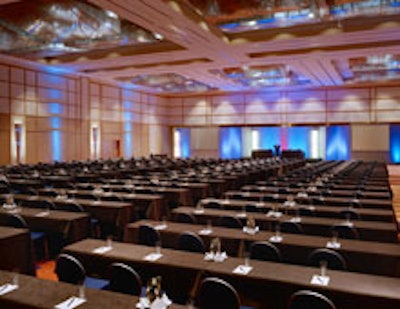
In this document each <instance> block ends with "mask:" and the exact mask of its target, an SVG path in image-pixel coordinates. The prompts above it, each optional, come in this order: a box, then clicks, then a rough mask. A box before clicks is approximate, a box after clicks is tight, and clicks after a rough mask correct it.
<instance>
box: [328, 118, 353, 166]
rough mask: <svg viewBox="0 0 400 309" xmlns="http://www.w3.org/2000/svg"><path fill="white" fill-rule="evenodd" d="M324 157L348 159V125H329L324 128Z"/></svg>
mask: <svg viewBox="0 0 400 309" xmlns="http://www.w3.org/2000/svg"><path fill="white" fill-rule="evenodd" d="M326 159H327V160H349V159H350V127H349V126H330V127H327V130H326Z"/></svg>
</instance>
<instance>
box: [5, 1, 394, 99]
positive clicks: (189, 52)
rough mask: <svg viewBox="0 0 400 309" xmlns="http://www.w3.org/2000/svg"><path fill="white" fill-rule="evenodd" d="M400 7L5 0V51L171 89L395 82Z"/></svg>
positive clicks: (145, 87)
mask: <svg viewBox="0 0 400 309" xmlns="http://www.w3.org/2000/svg"><path fill="white" fill-rule="evenodd" d="M399 10H400V0H399V1H390V0H382V1H379V0H368V1H354V0H348V1H346V0H340V1H339V0H329V1H328V0H326V1H325V0H280V1H272V0H251V1H241V0H129V1H128V0H88V1H78V0H24V1H11V0H0V40H1V42H2V44H1V46H0V59H1V58H2V59H3V61H6V60H7V61H9V60H10V59H12V60H13V61H17V62H19V63H21V62H24V63H26V64H30V65H32V64H34V65H38V66H41V67H48V68H51V69H53V70H59V71H63V70H65V71H68V72H75V73H76V74H82V75H85V76H92V77H95V78H97V79H103V80H105V81H109V82H112V83H118V84H123V85H126V86H131V87H133V88H135V89H140V90H142V91H145V92H152V93H156V94H159V95H166V96H169V95H190V94H192V93H199V92H202V93H203V92H210V91H211V92H213V93H215V92H231V91H249V92H251V91H260V90H261V91H262V90H263V89H266V90H268V91H270V90H271V89H273V88H277V89H278V88H279V89H282V88H283V89H302V88H310V87H312V88H315V87H335V86H346V85H357V84H376V83H379V84H385V83H391V84H393V83H400V78H399V75H400V74H399V65H398V58H399V55H400V11H399ZM371 59H372V60H371ZM374 59H375V60H374ZM376 59H380V60H379V61H381V62H382V63H379V64H377V62H378V60H376ZM382 59H383V60H382ZM371 61H372V62H371ZM374 61H375V62H374ZM384 61H386V62H385V63H383V62H384ZM389 63H390V64H389ZM274 73H276V74H278V75H275V76H274Z"/></svg>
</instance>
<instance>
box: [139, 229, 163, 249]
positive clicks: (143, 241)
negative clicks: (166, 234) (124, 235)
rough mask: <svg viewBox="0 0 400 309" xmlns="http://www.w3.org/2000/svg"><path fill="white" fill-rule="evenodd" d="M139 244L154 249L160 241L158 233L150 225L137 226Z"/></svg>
mask: <svg viewBox="0 0 400 309" xmlns="http://www.w3.org/2000/svg"><path fill="white" fill-rule="evenodd" d="M138 234H139V244H140V245H145V246H152V247H154V246H155V245H156V243H157V242H159V241H161V236H160V233H159V232H158V231H157V230H156V229H155V228H154V227H152V226H151V225H148V224H142V225H140V226H139V233H138Z"/></svg>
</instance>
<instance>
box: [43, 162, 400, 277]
mask: <svg viewBox="0 0 400 309" xmlns="http://www.w3.org/2000/svg"><path fill="white" fill-rule="evenodd" d="M388 172H389V182H390V186H391V188H392V192H393V210H394V213H395V216H396V221H397V224H398V225H399V224H400V165H388ZM399 227H400V226H399ZM398 237H399V242H400V233H399V235H398ZM36 267H37V269H36V276H37V277H38V278H42V279H47V280H53V281H57V276H56V274H55V272H54V269H55V261H44V262H39V263H37V264H36Z"/></svg>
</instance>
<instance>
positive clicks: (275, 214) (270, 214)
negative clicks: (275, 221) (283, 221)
mask: <svg viewBox="0 0 400 309" xmlns="http://www.w3.org/2000/svg"><path fill="white" fill-rule="evenodd" d="M281 216H282V213H281V212H279V211H272V210H270V211H268V213H267V217H275V218H279V217H281Z"/></svg>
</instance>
